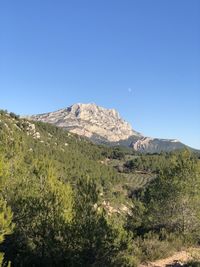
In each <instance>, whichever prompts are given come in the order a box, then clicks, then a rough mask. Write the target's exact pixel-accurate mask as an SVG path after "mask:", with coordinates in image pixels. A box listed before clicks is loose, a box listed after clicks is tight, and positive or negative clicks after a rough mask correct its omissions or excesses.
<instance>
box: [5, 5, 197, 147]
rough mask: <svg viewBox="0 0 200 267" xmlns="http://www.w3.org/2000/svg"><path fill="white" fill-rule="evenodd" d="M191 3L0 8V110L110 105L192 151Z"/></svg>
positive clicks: (143, 129) (194, 129) (193, 71)
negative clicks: (84, 104)
mask: <svg viewBox="0 0 200 267" xmlns="http://www.w3.org/2000/svg"><path fill="white" fill-rule="evenodd" d="M199 14H200V1H199V0H29V1H27V0H17V1H16V0H5V1H1V2H0V108H3V109H8V110H9V111H14V112H16V113H18V114H34V113H42V112H47V111H54V110H56V109H59V108H63V107H66V106H69V105H71V104H73V103H76V102H84V103H87V102H95V103H97V104H99V105H102V106H104V107H107V108H116V109H117V110H118V111H119V112H120V113H121V115H122V116H123V117H124V118H125V119H126V120H128V121H129V122H130V123H131V124H132V125H133V128H134V129H136V130H137V131H140V132H142V133H143V134H145V135H147V136H153V137H162V138H177V139H180V140H181V141H182V142H184V143H186V144H188V145H191V146H193V147H196V148H199V149H200V15H199Z"/></svg>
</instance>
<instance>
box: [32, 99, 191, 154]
mask: <svg viewBox="0 0 200 267" xmlns="http://www.w3.org/2000/svg"><path fill="white" fill-rule="evenodd" d="M29 119H31V120H34V121H41V122H45V123H51V124H54V125H56V126H58V127H61V128H64V129H66V130H67V131H69V132H72V133H75V134H78V135H80V136H85V137H87V138H89V139H90V140H92V141H94V142H95V143H98V144H102V143H104V144H108V145H122V146H126V147H132V148H133V149H134V150H135V151H139V152H145V153H160V152H162V151H163V152H170V151H173V150H177V149H182V148H184V147H187V146H186V145H184V144H182V143H181V142H179V141H178V140H176V139H159V138H150V137H145V136H143V135H142V134H140V133H138V132H137V131H135V130H134V129H133V128H132V126H131V125H130V124H129V123H128V122H126V121H125V120H123V119H122V118H121V117H120V115H119V113H118V112H117V111H116V110H115V109H106V108H103V107H100V106H97V105H96V104H81V103H78V104H74V105H72V106H70V107H68V108H65V109H60V110H58V111H55V112H49V113H44V114H39V115H33V116H30V117H29Z"/></svg>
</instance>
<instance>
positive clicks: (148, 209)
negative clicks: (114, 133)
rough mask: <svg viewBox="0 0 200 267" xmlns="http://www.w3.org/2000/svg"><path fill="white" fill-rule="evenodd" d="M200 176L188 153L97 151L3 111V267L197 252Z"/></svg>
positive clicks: (108, 262)
mask: <svg viewBox="0 0 200 267" xmlns="http://www.w3.org/2000/svg"><path fill="white" fill-rule="evenodd" d="M199 177H200V165H199V159H198V155H195V154H193V153H191V151H189V150H183V151H176V152H173V153H172V152H170V153H169V152H168V153H161V154H154V155H152V154H142V153H139V152H137V151H134V150H133V149H131V148H129V147H125V146H124V147H119V146H117V147H115V146H110V147H109V146H105V145H97V144H94V143H93V142H91V141H90V140H89V139H88V138H85V137H81V136H80V135H77V134H75V133H71V132H68V131H66V129H62V128H60V127H57V126H54V125H52V124H48V123H43V122H39V121H32V120H28V119H26V118H19V116H17V115H15V114H14V113H8V112H5V111H0V264H1V263H2V266H9V265H10V264H12V265H11V266H14V267H15V266H16V267H17V266H22V267H26V266H36V267H37V266H45V267H46V266H48V267H57V266H58V267H60V266H63V267H64V266H69V267H71V266H72V267H74V266H75V267H76V266H77V267H79V266H88V267H92V266H97V267H101V266H106V267H114V266H127V267H135V266H138V264H140V263H144V262H146V261H151V262H153V261H155V260H156V259H160V258H163V257H168V256H170V255H172V254H173V253H174V252H175V251H177V250H180V249H184V248H185V247H188V246H191V245H192V246H196V245H197V244H198V243H199V229H200V221H199V205H198V203H199V195H200V194H199V193H200V179H199ZM194 189H195V190H194ZM163 207H164V208H163Z"/></svg>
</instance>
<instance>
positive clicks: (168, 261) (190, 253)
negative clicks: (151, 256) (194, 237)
mask: <svg viewBox="0 0 200 267" xmlns="http://www.w3.org/2000/svg"><path fill="white" fill-rule="evenodd" d="M190 260H200V248H190V249H188V250H183V251H180V252H177V253H175V254H174V255H173V256H171V257H168V258H165V259H161V260H157V261H154V262H148V263H144V264H141V265H140V266H139V267H165V266H170V265H175V264H176V263H177V266H178V265H182V264H184V263H186V262H188V261H190Z"/></svg>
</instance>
